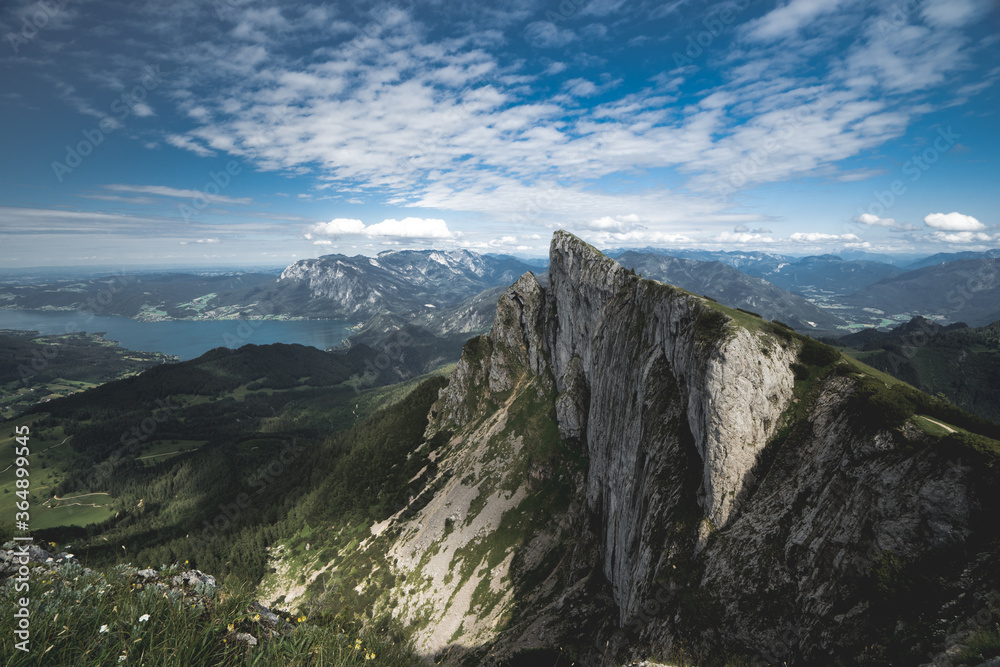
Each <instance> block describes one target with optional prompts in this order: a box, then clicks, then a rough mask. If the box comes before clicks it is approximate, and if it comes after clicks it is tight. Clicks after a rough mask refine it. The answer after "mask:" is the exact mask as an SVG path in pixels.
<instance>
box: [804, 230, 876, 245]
mask: <svg viewBox="0 0 1000 667" xmlns="http://www.w3.org/2000/svg"><path fill="white" fill-rule="evenodd" d="M788 239H789V240H790V241H794V242H795V243H861V242H862V241H861V239H860V238H859V237H858V235H857V234H823V233H820V232H795V233H794V234H792V235H791V236H789V237H788Z"/></svg>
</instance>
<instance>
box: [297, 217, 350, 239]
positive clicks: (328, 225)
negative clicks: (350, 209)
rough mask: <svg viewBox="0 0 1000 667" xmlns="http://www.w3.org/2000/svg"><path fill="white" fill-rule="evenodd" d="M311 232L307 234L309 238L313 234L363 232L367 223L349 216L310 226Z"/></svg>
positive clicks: (331, 234)
mask: <svg viewBox="0 0 1000 667" xmlns="http://www.w3.org/2000/svg"><path fill="white" fill-rule="evenodd" d="M309 229H310V233H309V234H306V238H307V239H311V238H312V234H319V235H320V236H341V235H342V234H363V233H364V231H365V223H363V222H361V221H360V220H352V219H348V218H335V219H333V220H331V221H330V222H319V223H316V224H315V225H313V226H312V227H310V228H309Z"/></svg>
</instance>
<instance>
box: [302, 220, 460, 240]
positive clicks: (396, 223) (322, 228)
mask: <svg viewBox="0 0 1000 667" xmlns="http://www.w3.org/2000/svg"><path fill="white" fill-rule="evenodd" d="M313 235H318V236H343V235H362V236H367V237H368V238H399V239H451V238H455V237H456V236H457V235H456V234H454V233H452V231H451V230H449V229H448V225H447V223H445V221H444V220H439V219H437V218H404V219H402V220H395V219H388V220H383V221H382V222H379V223H376V224H373V225H365V223H363V222H362V221H361V220H353V219H348V218H336V219H334V220H331V221H330V222H320V223H317V224H315V225H313V226H312V227H310V228H309V232H308V233H307V234H306V238H307V239H311V238H312V236H313Z"/></svg>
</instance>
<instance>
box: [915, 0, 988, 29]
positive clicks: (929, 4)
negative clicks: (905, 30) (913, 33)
mask: <svg viewBox="0 0 1000 667" xmlns="http://www.w3.org/2000/svg"><path fill="white" fill-rule="evenodd" d="M921 5H922V9H921V12H920V13H921V15H922V16H923V18H924V20H925V21H927V22H928V23H930V24H932V25H936V26H943V27H948V28H960V27H963V26H966V25H968V24H969V23H971V22H973V21H974V20H976V19H977V18H979V17H980V16H981V15H983V14H986V13H988V12H989V10H990V2H989V0H924V1H923V2H922V3H921Z"/></svg>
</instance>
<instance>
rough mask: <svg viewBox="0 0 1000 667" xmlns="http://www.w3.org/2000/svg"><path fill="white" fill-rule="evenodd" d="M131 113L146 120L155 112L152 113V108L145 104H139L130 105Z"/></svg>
mask: <svg viewBox="0 0 1000 667" xmlns="http://www.w3.org/2000/svg"><path fill="white" fill-rule="evenodd" d="M132 113H134V114H135V115H136V116H138V117H139V118H148V117H150V116H155V115H156V112H154V111H153V107H151V106H149V105H148V104H146V103H145V102H139V103H137V104H134V105H132Z"/></svg>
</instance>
